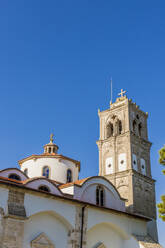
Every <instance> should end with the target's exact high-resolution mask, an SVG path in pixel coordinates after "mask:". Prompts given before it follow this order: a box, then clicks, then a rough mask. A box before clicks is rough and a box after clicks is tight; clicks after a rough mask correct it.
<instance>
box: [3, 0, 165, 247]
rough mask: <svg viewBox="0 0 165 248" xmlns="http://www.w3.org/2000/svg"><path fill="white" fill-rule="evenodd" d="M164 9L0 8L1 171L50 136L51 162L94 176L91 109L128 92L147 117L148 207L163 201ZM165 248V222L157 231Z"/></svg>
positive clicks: (60, 4)
mask: <svg viewBox="0 0 165 248" xmlns="http://www.w3.org/2000/svg"><path fill="white" fill-rule="evenodd" d="M164 12H165V2H164V1H163V0H160V1H153V0H150V1H149V0H146V1H144V0H143V1H142V0H139V1H130V0H126V1H122V0H118V1H112V0H104V1H98V0H88V1H87V0H83V1H79V0H78V1H77V0H70V1H67V0H60V1H56V0H49V1H43V0H35V1H34V0H33V1H32V0H28V1H25V0H15V1H12V0H2V1H1V2H0V34H1V36H0V37H1V38H0V116H1V122H0V124H1V125H0V127H1V128H0V151H1V156H0V168H1V169H3V168H6V167H16V166H18V165H17V161H18V160H19V159H21V158H23V157H25V156H28V155H31V154H34V153H41V152H42V146H43V145H44V144H45V143H47V142H48V140H49V134H50V133H51V132H54V133H55V138H56V143H57V144H58V145H59V147H60V151H59V152H60V153H62V154H64V155H66V156H70V157H73V158H75V159H78V160H80V161H81V168H82V170H81V174H80V177H86V176H91V175H96V174H97V173H98V150H97V146H96V143H95V142H96V140H97V139H98V136H99V120H98V116H97V110H98V108H100V109H101V110H103V109H107V108H108V107H109V100H110V77H111V76H112V77H113V84H114V96H117V93H118V92H119V91H120V89H121V88H123V89H125V90H127V95H128V97H129V98H132V99H133V100H134V101H136V103H137V104H138V105H140V108H141V109H143V110H144V111H147V112H149V120H148V125H149V137H150V141H152V142H153V146H152V151H151V161H152V175H153V177H154V178H155V179H156V180H157V183H156V192H157V201H159V199H160V195H162V194H163V193H164V194H165V184H164V179H165V178H164V177H163V176H162V175H161V166H160V165H159V164H158V150H159V149H160V147H162V145H163V144H165V135H164V132H165V131H164V125H165V116H164V112H165V111H164V108H165V103H164V101H165V100H164V99H165V97H164V96H165V69H164V68H165V45H164V44H165V15H164ZM158 227H159V238H160V242H161V243H162V244H163V245H165V237H164V235H163V229H165V223H162V222H161V221H159V222H158Z"/></svg>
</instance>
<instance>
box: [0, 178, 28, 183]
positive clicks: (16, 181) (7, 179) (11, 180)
mask: <svg viewBox="0 0 165 248" xmlns="http://www.w3.org/2000/svg"><path fill="white" fill-rule="evenodd" d="M0 179H2V180H5V181H9V182H13V183H17V184H23V182H24V181H19V180H15V179H11V178H8V177H2V176H0Z"/></svg>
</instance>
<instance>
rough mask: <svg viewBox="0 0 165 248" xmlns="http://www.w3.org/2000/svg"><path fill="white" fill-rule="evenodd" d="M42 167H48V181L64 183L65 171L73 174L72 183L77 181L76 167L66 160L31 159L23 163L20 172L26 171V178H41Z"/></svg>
mask: <svg viewBox="0 0 165 248" xmlns="http://www.w3.org/2000/svg"><path fill="white" fill-rule="evenodd" d="M44 166H48V167H49V168H50V179H52V180H55V181H58V182H61V183H66V179H67V170H68V169H71V171H72V174H73V181H76V180H78V173H79V171H78V167H76V165H75V164H74V163H73V162H71V161H68V160H63V159H60V160H59V159H57V158H49V157H46V158H38V159H31V160H28V161H26V162H24V163H23V164H22V166H21V170H22V171H24V170H25V169H28V177H30V178H33V177H41V176H42V169H43V167H44Z"/></svg>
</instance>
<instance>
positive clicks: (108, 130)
mask: <svg viewBox="0 0 165 248" xmlns="http://www.w3.org/2000/svg"><path fill="white" fill-rule="evenodd" d="M111 136H113V124H112V123H111V122H109V123H108V125H107V127H106V138H107V139H108V138H109V137H111Z"/></svg>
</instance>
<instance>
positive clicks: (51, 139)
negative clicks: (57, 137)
mask: <svg viewBox="0 0 165 248" xmlns="http://www.w3.org/2000/svg"><path fill="white" fill-rule="evenodd" d="M53 137H54V134H53V133H51V135H50V142H51V143H53V140H54V139H53Z"/></svg>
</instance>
